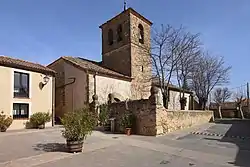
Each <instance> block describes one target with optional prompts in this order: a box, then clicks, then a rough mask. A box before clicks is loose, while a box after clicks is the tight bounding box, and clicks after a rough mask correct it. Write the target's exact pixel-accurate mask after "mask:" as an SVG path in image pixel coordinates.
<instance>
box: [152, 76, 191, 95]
mask: <svg viewBox="0 0 250 167" xmlns="http://www.w3.org/2000/svg"><path fill="white" fill-rule="evenodd" d="M165 84H167V83H165ZM152 85H154V86H157V87H160V83H159V78H157V77H154V78H153V79H152ZM168 89H169V90H173V91H183V90H182V89H181V88H180V87H178V86H175V85H172V84H168ZM184 92H185V93H190V94H192V93H193V92H192V91H191V90H187V89H185V90H184Z"/></svg>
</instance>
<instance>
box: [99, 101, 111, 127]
mask: <svg viewBox="0 0 250 167" xmlns="http://www.w3.org/2000/svg"><path fill="white" fill-rule="evenodd" d="M108 119H109V111H108V105H107V104H103V105H100V114H99V121H100V124H101V125H102V126H104V125H106V124H107V123H108Z"/></svg>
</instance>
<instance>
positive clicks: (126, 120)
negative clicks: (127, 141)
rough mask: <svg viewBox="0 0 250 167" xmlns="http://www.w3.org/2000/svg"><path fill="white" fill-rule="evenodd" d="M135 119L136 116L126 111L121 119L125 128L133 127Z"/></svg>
mask: <svg viewBox="0 0 250 167" xmlns="http://www.w3.org/2000/svg"><path fill="white" fill-rule="evenodd" d="M134 121H135V116H134V114H132V113H124V114H123V116H122V119H121V124H122V126H123V128H132V126H133V123H134Z"/></svg>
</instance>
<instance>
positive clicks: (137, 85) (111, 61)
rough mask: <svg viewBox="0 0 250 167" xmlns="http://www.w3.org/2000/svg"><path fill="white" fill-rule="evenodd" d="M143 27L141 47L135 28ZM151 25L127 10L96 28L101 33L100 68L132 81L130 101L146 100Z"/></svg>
mask: <svg viewBox="0 0 250 167" xmlns="http://www.w3.org/2000/svg"><path fill="white" fill-rule="evenodd" d="M140 24H141V25H142V26H143V30H144V43H143V44H142V43H140V42H139V28H138V26H139V25H140ZM151 24H152V23H150V22H149V21H148V20H147V19H145V18H144V17H143V16H141V15H140V14H138V13H137V12H135V11H134V10H133V9H131V8H129V9H127V10H126V11H124V12H122V13H121V14H119V15H117V16H115V17H114V18H112V19H111V20H109V21H107V22H106V23H104V24H103V25H101V26H100V28H101V29H102V55H103V56H102V60H103V65H104V66H106V67H108V68H110V69H112V70H114V71H117V72H120V73H122V74H124V75H127V76H130V77H132V78H133V80H132V83H131V92H132V99H145V98H147V97H148V96H149V95H150V94H149V90H150V85H151V80H150V79H151V78H152V65H151V62H150V59H151V57H150V55H149V53H150V52H149V50H150V31H151ZM120 25H121V26H122V40H121V41H118V40H117V39H118V38H117V36H118V34H117V27H118V26H120ZM110 30H112V31H113V39H114V40H113V44H112V45H110V44H109V42H108V41H109V40H108V32H109V31H110Z"/></svg>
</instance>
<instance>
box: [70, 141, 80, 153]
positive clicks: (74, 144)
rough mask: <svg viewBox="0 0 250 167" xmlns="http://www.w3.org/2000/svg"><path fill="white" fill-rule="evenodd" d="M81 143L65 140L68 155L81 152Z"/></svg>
mask: <svg viewBox="0 0 250 167" xmlns="http://www.w3.org/2000/svg"><path fill="white" fill-rule="evenodd" d="M82 147H83V141H69V140H67V148H68V151H69V152H70V153H77V152H82Z"/></svg>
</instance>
